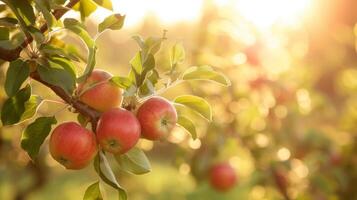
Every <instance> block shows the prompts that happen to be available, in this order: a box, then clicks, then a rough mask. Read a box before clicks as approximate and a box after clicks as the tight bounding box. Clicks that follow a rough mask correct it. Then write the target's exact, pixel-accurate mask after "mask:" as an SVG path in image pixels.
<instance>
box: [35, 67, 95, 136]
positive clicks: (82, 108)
mask: <svg viewBox="0 0 357 200" xmlns="http://www.w3.org/2000/svg"><path fill="white" fill-rule="evenodd" d="M30 76H31V78H32V79H34V80H36V81H38V82H40V83H42V84H43V85H45V86H47V87H49V88H50V89H51V90H52V91H53V92H54V93H56V95H57V96H59V97H61V98H62V99H63V100H64V101H65V102H67V103H68V104H69V105H71V106H72V107H73V108H75V109H76V110H77V111H78V112H79V113H81V114H82V115H84V116H86V117H88V118H89V119H90V122H91V124H92V130H93V131H94V132H95V130H96V127H97V123H98V119H99V116H100V113H99V112H98V111H96V110H95V109H94V108H91V107H90V106H88V105H87V104H85V103H82V102H81V101H79V100H78V99H75V98H73V97H72V96H70V95H68V94H67V93H66V92H65V91H64V90H63V89H62V88H60V87H58V86H55V85H51V84H49V83H47V82H45V81H43V80H42V79H41V77H40V75H39V74H38V73H37V72H33V73H31V75H30Z"/></svg>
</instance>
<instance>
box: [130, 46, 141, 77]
mask: <svg viewBox="0 0 357 200" xmlns="http://www.w3.org/2000/svg"><path fill="white" fill-rule="evenodd" d="M130 64H131V68H132V69H133V70H134V71H135V72H136V73H137V74H141V71H142V70H143V65H142V62H141V53H140V51H139V52H137V53H136V54H135V56H134V58H132V59H131V60H130Z"/></svg>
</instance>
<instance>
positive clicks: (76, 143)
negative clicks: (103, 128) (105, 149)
mask: <svg viewBox="0 0 357 200" xmlns="http://www.w3.org/2000/svg"><path fill="white" fill-rule="evenodd" d="M49 145H50V153H51V155H52V157H53V158H54V159H55V160H57V161H58V162H59V163H61V164H62V165H63V166H65V167H66V168H67V169H82V168H84V167H85V166H87V165H88V164H89V162H90V161H91V160H92V159H93V157H94V156H95V154H96V152H97V143H96V139H95V135H94V133H93V132H91V131H89V130H87V129H85V128H83V127H82V126H80V125H79V124H77V123H75V122H66V123H63V124H60V125H58V126H57V127H56V128H55V129H54V130H53V132H52V135H51V138H50V144H49Z"/></svg>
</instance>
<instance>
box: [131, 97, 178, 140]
mask: <svg viewBox="0 0 357 200" xmlns="http://www.w3.org/2000/svg"><path fill="white" fill-rule="evenodd" d="M137 117H138V119H139V122H140V125H141V129H142V132H141V134H142V136H143V137H144V138H146V139H149V140H158V139H161V138H163V137H164V136H167V135H168V134H169V133H170V132H171V131H172V129H173V128H174V127H175V125H176V122H177V113H176V109H175V108H174V106H173V105H172V104H171V103H170V102H169V101H167V100H166V99H164V98H161V97H153V98H150V99H148V100H147V101H145V102H144V103H143V104H142V105H141V106H140V107H139V109H138V112H137Z"/></svg>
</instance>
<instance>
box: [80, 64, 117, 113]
mask: <svg viewBox="0 0 357 200" xmlns="http://www.w3.org/2000/svg"><path fill="white" fill-rule="evenodd" d="M111 77H112V75H111V74H109V73H108V72H105V71H102V70H94V71H93V72H92V74H91V75H90V76H89V77H88V78H87V80H86V81H85V82H82V83H80V84H79V85H78V92H77V93H78V94H79V95H80V96H79V100H80V101H82V102H83V103H85V104H87V105H89V106H91V107H92V108H94V109H96V110H98V111H100V112H105V111H108V110H110V109H111V108H115V107H119V106H120V104H121V102H122V98H123V97H122V90H121V89H120V88H119V87H117V86H115V85H114V84H113V83H111V82H110V81H109V79H110V78H111Z"/></svg>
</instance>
